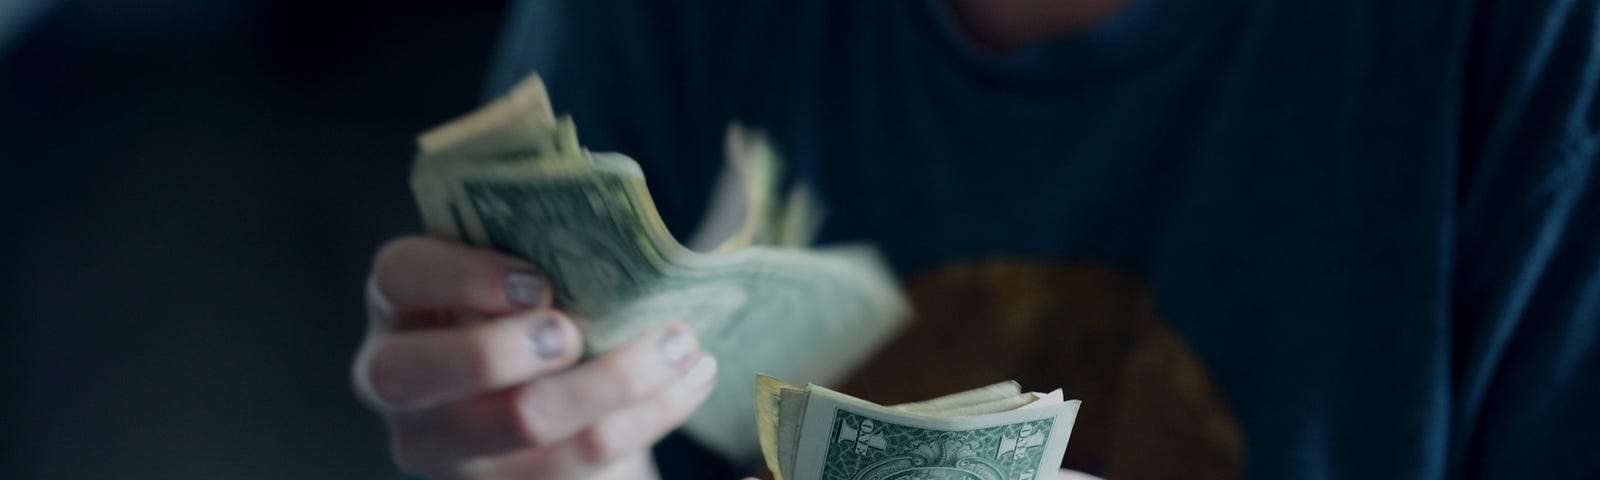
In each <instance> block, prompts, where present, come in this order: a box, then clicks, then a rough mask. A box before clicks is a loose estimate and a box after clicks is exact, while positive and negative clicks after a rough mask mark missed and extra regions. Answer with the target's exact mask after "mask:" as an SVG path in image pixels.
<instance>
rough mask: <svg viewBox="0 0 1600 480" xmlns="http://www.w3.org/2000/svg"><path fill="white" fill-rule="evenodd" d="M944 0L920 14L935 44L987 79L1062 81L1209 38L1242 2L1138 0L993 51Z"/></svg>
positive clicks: (1126, 67) (1125, 68)
mask: <svg viewBox="0 0 1600 480" xmlns="http://www.w3.org/2000/svg"><path fill="white" fill-rule="evenodd" d="M945 1H946V0H923V1H922V2H920V3H921V7H922V8H920V14H921V15H920V16H922V17H923V18H924V20H925V22H924V24H925V25H928V26H929V27H930V28H929V30H931V32H932V34H933V35H935V36H937V37H940V38H938V39H937V43H940V44H941V45H942V46H943V49H944V50H946V52H947V53H948V54H950V55H952V56H954V57H956V58H958V60H959V61H961V62H963V63H965V64H967V65H970V66H971V67H973V69H974V70H975V71H976V72H977V73H979V74H981V75H984V76H986V77H990V78H991V79H994V80H999V81H1004V82H1022V83H1034V82H1043V83H1060V82H1078V81H1092V80H1094V79H1097V78H1104V77H1107V76H1116V75H1119V74H1122V73H1126V72H1129V71H1132V70H1137V69H1138V68H1140V67H1143V66H1146V65H1148V64H1150V63H1151V62H1154V61H1158V60H1160V59H1161V58H1163V57H1165V56H1167V55H1168V54H1170V53H1172V52H1175V51H1177V50H1179V49H1181V48H1182V47H1184V46H1185V45H1188V44H1193V43H1194V42H1195V41H1196V40H1197V39H1201V38H1206V37H1209V36H1210V35H1211V34H1213V33H1214V32H1215V30H1216V29H1217V28H1218V27H1219V26H1221V24H1222V23H1223V21H1224V20H1226V19H1227V18H1229V17H1230V16H1231V15H1232V14H1234V13H1235V12H1237V11H1238V8H1237V7H1238V6H1239V5H1242V4H1243V3H1244V0H1136V1H1135V2H1134V3H1133V4H1131V5H1128V6H1127V7H1126V8H1124V9H1123V10H1122V11H1120V12H1117V13H1115V14H1113V15H1112V16H1111V17H1110V18H1107V19H1105V20H1103V21H1101V22H1100V23H1098V24H1096V25H1094V26H1091V27H1089V28H1087V29H1084V30H1080V31H1077V32H1072V33H1067V34H1064V35H1062V36H1058V37H1056V38H1053V39H1049V40H1045V41H1043V42H1040V43H1038V44H1036V45H1033V46H1030V47H1024V48H1022V49H1019V50H1016V51H1013V52H1008V53H1004V54H995V53H991V52H988V51H985V50H984V49H983V48H982V47H981V46H979V45H977V44H976V43H975V42H974V41H973V40H972V39H971V37H970V36H969V35H968V34H967V32H966V31H965V27H962V26H961V24H960V21H959V20H957V19H956V18H955V13H954V12H953V11H951V9H950V8H949V7H948V6H947V5H946V4H945Z"/></svg>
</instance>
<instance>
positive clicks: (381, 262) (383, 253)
mask: <svg viewBox="0 0 1600 480" xmlns="http://www.w3.org/2000/svg"><path fill="white" fill-rule="evenodd" d="M428 242H429V240H428V239H427V238H424V237H419V236H415V235H407V236H404V237H396V238H392V239H389V240H388V241H386V242H383V245H380V246H379V247H378V250H377V252H376V253H374V254H373V255H372V269H373V272H379V271H383V270H387V269H388V268H392V267H394V266H395V265H399V264H401V263H404V262H405V261H406V257H409V256H411V255H412V254H413V253H414V252H416V251H417V250H418V249H421V248H427V244H428Z"/></svg>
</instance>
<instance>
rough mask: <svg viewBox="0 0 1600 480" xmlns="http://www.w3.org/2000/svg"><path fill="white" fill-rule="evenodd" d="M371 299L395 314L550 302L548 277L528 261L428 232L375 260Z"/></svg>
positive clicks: (495, 311)
mask: <svg viewBox="0 0 1600 480" xmlns="http://www.w3.org/2000/svg"><path fill="white" fill-rule="evenodd" d="M371 285H372V288H370V289H369V293H368V303H369V304H371V306H372V307H374V308H373V309H374V310H381V309H383V308H379V307H384V308H387V309H388V310H389V311H391V312H393V315H392V317H394V318H399V319H404V318H405V317H406V315H407V314H411V313H418V312H420V313H429V312H436V311H441V310H442V311H453V312H465V313H474V314H482V315H488V316H496V315H504V314H508V313H511V312H515V311H518V310H526V309H534V308H540V307H545V306H549V305H550V297H551V294H550V292H551V289H550V284H549V282H548V281H547V280H546V279H545V278H544V277H543V276H541V275H540V274H539V273H538V270H537V269H536V268H535V267H533V266H532V265H529V264H528V263H527V262H523V261H521V260H518V259H515V258H512V257H509V256H505V255H501V254H498V253H495V252H492V251H488V250H483V249H477V248H472V247H468V246H465V245H460V244H457V243H452V242H447V241H444V240H439V239H434V238H428V237H401V238H398V239H395V240H391V241H389V243H387V244H384V246H383V247H382V248H379V249H378V253H377V255H375V256H374V257H373V261H372V276H371Z"/></svg>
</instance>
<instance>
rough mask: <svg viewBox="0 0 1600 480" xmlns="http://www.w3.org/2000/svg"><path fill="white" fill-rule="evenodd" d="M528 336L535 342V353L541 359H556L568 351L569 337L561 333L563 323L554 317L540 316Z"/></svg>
mask: <svg viewBox="0 0 1600 480" xmlns="http://www.w3.org/2000/svg"><path fill="white" fill-rule="evenodd" d="M528 335H529V337H530V338H531V339H532V340H533V353H534V354H536V355H538V356H539V358H543V359H546V360H548V359H552V358H556V357H559V356H561V354H562V353H565V352H566V350H567V336H566V335H563V334H562V333H561V323H560V321H558V320H556V317H554V316H551V315H547V314H541V315H539V318H538V319H537V320H534V323H533V331H532V332H529V334H528Z"/></svg>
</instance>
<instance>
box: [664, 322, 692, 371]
mask: <svg viewBox="0 0 1600 480" xmlns="http://www.w3.org/2000/svg"><path fill="white" fill-rule="evenodd" d="M694 343H695V342H694V339H693V338H690V337H689V332H687V331H685V330H684V328H683V327H681V326H680V327H673V329H672V330H670V331H668V332H667V333H666V334H665V335H662V336H661V339H660V340H657V341H656V353H659V354H661V361H663V362H666V363H668V364H677V363H678V362H682V361H683V359H685V358H689V354H690V353H693V352H694V349H695V345H694Z"/></svg>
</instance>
